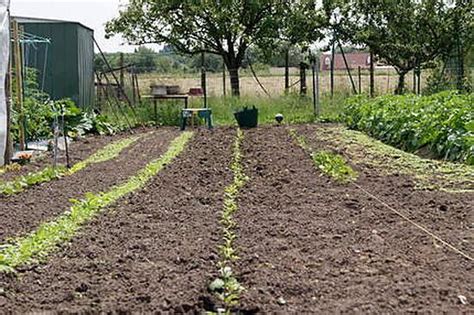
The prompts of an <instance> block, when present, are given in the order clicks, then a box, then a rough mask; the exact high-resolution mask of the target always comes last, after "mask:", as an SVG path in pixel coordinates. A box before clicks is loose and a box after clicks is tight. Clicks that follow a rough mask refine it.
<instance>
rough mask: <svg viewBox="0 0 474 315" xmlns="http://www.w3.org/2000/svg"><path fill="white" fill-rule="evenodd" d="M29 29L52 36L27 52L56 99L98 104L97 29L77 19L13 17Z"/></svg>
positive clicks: (82, 104) (42, 83)
mask: <svg viewBox="0 0 474 315" xmlns="http://www.w3.org/2000/svg"><path fill="white" fill-rule="evenodd" d="M13 19H15V20H16V21H17V22H18V23H19V25H20V26H22V27H23V28H24V31H25V33H28V34H32V35H35V36H40V37H43V38H48V39H50V41H51V44H50V45H43V46H38V47H37V49H35V50H32V51H29V52H24V58H25V64H26V66H27V67H31V68H36V69H37V70H38V79H39V81H40V87H42V88H43V90H44V92H46V93H48V94H49V95H50V96H51V98H52V99H54V100H58V99H62V98H70V99H72V100H73V101H74V102H75V103H76V104H77V106H79V107H81V108H90V107H92V106H93V105H94V40H93V36H94V31H93V30H92V29H90V28H88V27H87V26H84V25H82V24H80V23H77V22H71V21H61V20H50V19H41V18H31V17H13Z"/></svg>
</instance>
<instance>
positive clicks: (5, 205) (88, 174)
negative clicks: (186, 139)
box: [0, 129, 179, 242]
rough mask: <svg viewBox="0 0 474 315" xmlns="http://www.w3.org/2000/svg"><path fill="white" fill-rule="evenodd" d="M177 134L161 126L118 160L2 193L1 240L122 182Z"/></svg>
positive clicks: (163, 149) (25, 230)
mask: <svg viewBox="0 0 474 315" xmlns="http://www.w3.org/2000/svg"><path fill="white" fill-rule="evenodd" d="M178 134H179V132H178V131H177V130H174V129H159V130H157V131H156V132H154V133H153V134H150V135H145V136H144V137H141V138H140V139H139V140H138V141H137V142H135V143H133V144H132V145H130V146H129V147H127V148H125V149H124V150H123V151H122V152H121V153H120V155H119V156H118V157H117V158H115V159H112V160H109V161H106V162H102V163H96V164H92V165H90V166H88V167H86V168H85V169H83V170H81V171H79V172H77V173H75V174H72V175H70V176H65V177H62V178H60V179H58V180H53V181H50V182H47V183H43V184H41V185H38V186H33V187H30V188H29V189H28V190H26V191H24V192H21V193H19V194H15V195H12V196H4V195H2V196H0V213H1V214H2V229H1V230H0V241H1V242H3V241H5V239H7V238H12V237H15V236H20V235H23V234H25V233H28V232H30V231H32V230H33V229H34V228H35V227H36V226H37V225H39V224H40V223H42V222H44V221H47V220H50V219H52V218H54V217H56V216H58V215H59V214H61V213H63V212H64V211H66V210H68V209H69V207H70V206H71V203H70V199H81V198H82V197H84V195H85V194H86V193H88V192H91V193H97V192H102V191H107V190H108V188H109V187H112V186H114V185H117V184H119V183H122V182H123V181H125V180H126V179H127V178H128V177H130V176H132V175H134V174H135V173H136V172H137V171H138V170H140V169H141V168H143V167H144V166H145V165H146V164H147V163H148V162H150V161H151V160H153V159H156V158H158V157H159V156H160V154H162V153H164V152H165V151H166V148H167V146H168V144H169V143H170V142H171V140H172V139H173V138H174V137H176V136H177V135H178ZM104 144H105V143H102V142H101V143H100V145H101V146H103V145H104Z"/></svg>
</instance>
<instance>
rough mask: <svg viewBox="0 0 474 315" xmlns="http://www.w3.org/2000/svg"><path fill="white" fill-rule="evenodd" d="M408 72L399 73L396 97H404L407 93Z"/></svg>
mask: <svg viewBox="0 0 474 315" xmlns="http://www.w3.org/2000/svg"><path fill="white" fill-rule="evenodd" d="M406 74H407V73H406V71H402V72H398V86H397V88H396V89H395V94H396V95H402V94H403V93H404V92H405V75H406Z"/></svg>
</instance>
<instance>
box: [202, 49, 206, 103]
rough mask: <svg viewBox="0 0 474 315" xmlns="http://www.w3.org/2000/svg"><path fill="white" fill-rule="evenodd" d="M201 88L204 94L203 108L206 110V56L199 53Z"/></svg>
mask: <svg viewBox="0 0 474 315" xmlns="http://www.w3.org/2000/svg"><path fill="white" fill-rule="evenodd" d="M201 88H202V92H203V94H204V108H207V86H206V54H205V53H204V52H202V53H201Z"/></svg>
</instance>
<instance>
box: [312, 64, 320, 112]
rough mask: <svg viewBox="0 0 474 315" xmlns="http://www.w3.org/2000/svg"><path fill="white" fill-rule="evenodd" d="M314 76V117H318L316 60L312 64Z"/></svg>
mask: <svg viewBox="0 0 474 315" xmlns="http://www.w3.org/2000/svg"><path fill="white" fill-rule="evenodd" d="M311 69H312V75H313V110H314V115H315V116H317V115H318V105H317V101H316V59H314V60H313V64H312V67H311Z"/></svg>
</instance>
